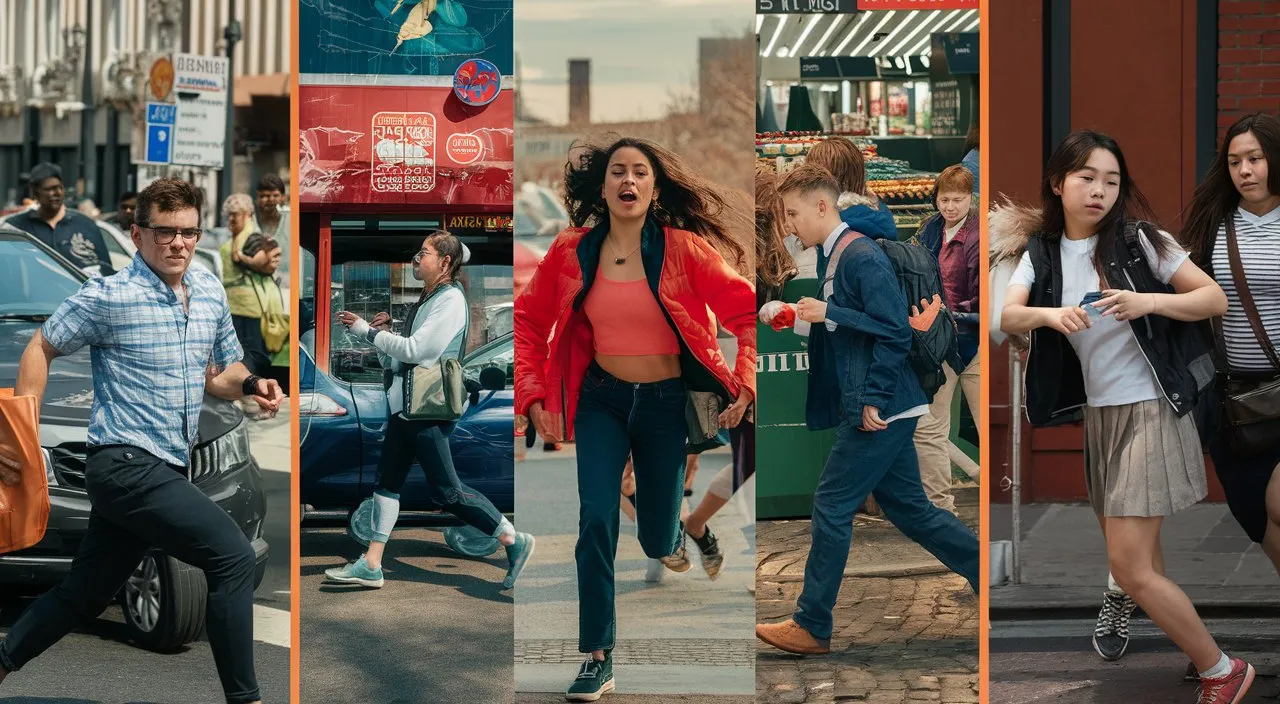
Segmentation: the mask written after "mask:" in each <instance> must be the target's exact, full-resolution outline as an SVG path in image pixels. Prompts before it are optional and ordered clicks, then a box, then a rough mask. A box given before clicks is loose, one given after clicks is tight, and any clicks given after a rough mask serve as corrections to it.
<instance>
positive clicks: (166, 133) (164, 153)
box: [147, 123, 173, 164]
mask: <svg viewBox="0 0 1280 704" xmlns="http://www.w3.org/2000/svg"><path fill="white" fill-rule="evenodd" d="M172 153H173V127H171V126H169V125H153V124H150V123H148V124H147V161H148V162H149V163H152V164H167V163H169V161H170V160H171V154H172Z"/></svg>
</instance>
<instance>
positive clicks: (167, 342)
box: [41, 255, 244, 467]
mask: <svg viewBox="0 0 1280 704" xmlns="http://www.w3.org/2000/svg"><path fill="white" fill-rule="evenodd" d="M182 282H183V285H184V286H186V289H187V296H188V304H187V305H188V310H184V309H183V306H182V299H181V298H179V297H178V295H177V294H176V293H175V292H174V291H173V289H172V288H170V287H169V285H168V284H166V283H164V282H163V281H161V280H160V278H159V277H157V276H156V274H155V272H153V271H151V267H149V266H147V264H146V262H145V261H143V259H142V257H141V256H138V255H135V256H134V258H133V263H132V264H130V265H129V268H127V269H125V270H124V271H121V272H120V273H118V274H115V275H114V276H109V277H106V278H95V279H90V280H88V281H86V282H85V283H84V285H83V286H81V287H80V290H79V291H77V292H76V293H75V295H73V296H71V297H70V298H68V299H67V300H66V301H63V303H62V305H61V306H59V307H58V310H57V311H56V312H55V313H54V314H53V316H52V317H50V318H49V320H47V321H46V322H45V324H44V327H43V328H42V329H41V332H42V333H43V334H44V338H45V339H46V340H47V341H48V342H49V344H50V345H53V347H54V348H55V349H57V350H58V351H59V352H61V353H62V354H71V353H73V352H75V351H76V350H78V349H80V348H81V347H84V346H85V345H89V347H90V357H91V358H92V360H93V409H92V411H91V413H90V416H89V446H90V447H97V446H103V445H133V446H134V447H138V448H141V449H143V450H146V451H147V452H150V453H152V454H154V455H155V456H156V457H158V458H160V459H162V460H164V461H165V462H169V463H172V464H176V465H179V466H182V467H186V466H187V465H188V464H189V461H190V455H191V447H192V446H193V445H194V444H195V441H196V431H197V429H198V428H199V420H200V410H201V408H202V407H203V404H204V385H205V370H206V369H207V368H209V366H210V365H213V366H215V367H217V368H219V369H222V368H225V367H227V366H228V365H231V364H234V363H235V362H238V361H240V359H241V358H242V357H243V356H244V352H243V350H242V349H241V347H240V342H239V341H238V340H237V339H236V333H235V329H234V328H233V327H232V326H231V310H230V308H228V306H227V296H226V293H225V292H224V291H223V289H222V283H221V282H220V281H218V278H217V277H216V276H214V275H213V274H210V273H209V272H207V271H205V270H204V269H199V268H195V269H188V270H187V273H186V275H185V276H183V279H182Z"/></svg>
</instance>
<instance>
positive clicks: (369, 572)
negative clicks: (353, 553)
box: [324, 555, 382, 589]
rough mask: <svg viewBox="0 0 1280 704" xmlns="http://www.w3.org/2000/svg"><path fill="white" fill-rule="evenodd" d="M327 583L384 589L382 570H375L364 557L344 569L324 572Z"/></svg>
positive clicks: (338, 568) (335, 568) (349, 563)
mask: <svg viewBox="0 0 1280 704" xmlns="http://www.w3.org/2000/svg"><path fill="white" fill-rule="evenodd" d="M324 576H325V577H326V579H325V581H327V582H338V583H339V584H359V585H360V586H362V587H370V588H372V589H381V588H382V568H381V567H379V568H378V569H376V570H375V569H373V568H371V567H369V563H368V562H365V560H364V555H361V556H360V559H358V560H356V561H355V562H348V563H347V564H346V566H344V567H331V568H329V569H327V570H325V571H324Z"/></svg>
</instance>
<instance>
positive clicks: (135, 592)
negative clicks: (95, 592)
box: [120, 552, 209, 653]
mask: <svg viewBox="0 0 1280 704" xmlns="http://www.w3.org/2000/svg"><path fill="white" fill-rule="evenodd" d="M208 592H209V587H208V585H207V584H206V583H205V579H204V572H201V571H200V570H198V569H196V568H194V567H192V566H190V565H188V564H186V563H183V562H179V561H178V560H176V559H174V558H172V557H170V556H168V555H165V554H164V553H161V552H151V553H148V554H147V556H146V557H144V558H143V559H142V562H140V563H138V567H137V568H136V569H135V570H134V572H133V574H132V575H130V576H129V580H128V581H127V582H126V583H125V586H124V589H122V590H121V592H120V607H121V609H122V610H123V611H124V621H125V628H126V629H128V632H129V635H130V637H131V638H132V640H133V641H134V642H135V643H137V644H138V645H140V646H142V647H143V648H146V649H147V650H153V651H155V652H159V653H171V652H174V651H177V650H180V649H181V648H182V647H183V646H185V645H187V644H188V643H192V642H194V641H195V640H196V639H197V638H199V637H200V634H201V633H202V632H203V631H204V621H205V602H206V599H207V596H208Z"/></svg>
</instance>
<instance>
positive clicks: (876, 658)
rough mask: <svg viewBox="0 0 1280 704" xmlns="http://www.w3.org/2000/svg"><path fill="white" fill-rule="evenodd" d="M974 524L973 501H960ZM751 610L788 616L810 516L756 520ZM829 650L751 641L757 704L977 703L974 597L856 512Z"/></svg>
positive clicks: (890, 531)
mask: <svg viewBox="0 0 1280 704" xmlns="http://www.w3.org/2000/svg"><path fill="white" fill-rule="evenodd" d="M961 517H962V518H963V519H965V521H966V523H968V524H969V525H970V526H974V525H976V521H977V506H976V505H967V504H966V505H963V506H961ZM756 530H757V544H758V546H759V547H758V549H757V556H758V567H757V587H756V590H757V591H756V616H757V618H758V619H759V620H760V621H778V620H781V619H784V618H786V617H787V616H789V615H790V614H791V613H792V611H793V610H794V609H795V603H796V599H797V598H798V597H799V596H800V590H801V586H802V585H801V579H802V577H803V574H804V560H805V559H806V558H807V555H808V530H809V525H808V521H772V522H766V521H761V522H759V523H758V524H757V528H756ZM834 616H835V623H836V631H835V634H834V637H833V638H832V654H831V655H826V656H819V657H799V656H795V655H789V654H787V653H783V652H781V651H778V650H776V649H774V648H771V647H769V646H767V645H765V644H764V643H758V644H757V660H756V701H757V702H760V703H761V704H802V703H803V704H807V703H809V702H833V701H862V702H881V703H883V704H890V703H899V704H907V703H911V702H937V703H938V704H976V702H978V701H979V698H978V640H977V638H978V599H977V597H976V596H975V595H974V594H973V593H972V592H971V591H970V590H969V587H968V584H967V583H966V582H965V581H964V579H963V578H961V577H959V576H957V575H954V574H951V573H950V572H948V571H947V570H946V569H945V568H943V567H942V566H941V565H939V564H938V563H937V562H936V561H933V559H932V557H930V556H928V554H927V553H923V551H922V550H921V549H920V548H919V547H918V546H916V545H915V544H914V543H912V542H911V541H910V540H909V539H907V538H906V537H905V536H903V535H902V534H901V533H899V532H898V530H897V529H896V528H894V527H893V525H892V524H890V523H888V522H886V521H881V520H876V519H871V518H867V517H865V516H859V517H858V518H857V520H856V521H855V526H854V545H853V547H852V549H851V551H850V560H849V567H848V569H846V572H845V579H844V584H843V585H842V586H841V589H840V596H839V598H838V600H837V602H836V607H835V610H834Z"/></svg>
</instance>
